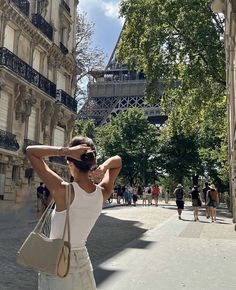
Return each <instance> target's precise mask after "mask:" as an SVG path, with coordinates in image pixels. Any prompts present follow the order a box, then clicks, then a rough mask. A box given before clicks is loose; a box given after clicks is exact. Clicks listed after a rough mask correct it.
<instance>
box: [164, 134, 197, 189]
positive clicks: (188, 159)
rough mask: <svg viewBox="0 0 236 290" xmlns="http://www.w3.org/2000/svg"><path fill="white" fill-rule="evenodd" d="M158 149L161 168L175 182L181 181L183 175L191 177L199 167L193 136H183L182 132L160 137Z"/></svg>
mask: <svg viewBox="0 0 236 290" xmlns="http://www.w3.org/2000/svg"><path fill="white" fill-rule="evenodd" d="M159 150H160V151H159V153H160V158H161V164H162V168H163V169H164V170H165V171H166V173H167V174H168V175H170V176H172V178H173V180H174V181H175V182H176V183H182V182H183V179H184V177H191V175H193V174H194V173H195V172H196V170H197V168H199V164H200V158H199V154H198V146H197V142H196V138H195V136H185V135H184V134H183V133H182V134H174V135H172V136H170V138H162V140H161V142H160V149H159Z"/></svg>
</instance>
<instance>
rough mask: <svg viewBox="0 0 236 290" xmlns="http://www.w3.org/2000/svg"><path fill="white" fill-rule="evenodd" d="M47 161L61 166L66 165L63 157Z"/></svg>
mask: <svg viewBox="0 0 236 290" xmlns="http://www.w3.org/2000/svg"><path fill="white" fill-rule="evenodd" d="M49 161H50V162H53V163H59V164H62V165H66V164H67V162H66V159H65V157H62V156H52V157H49Z"/></svg>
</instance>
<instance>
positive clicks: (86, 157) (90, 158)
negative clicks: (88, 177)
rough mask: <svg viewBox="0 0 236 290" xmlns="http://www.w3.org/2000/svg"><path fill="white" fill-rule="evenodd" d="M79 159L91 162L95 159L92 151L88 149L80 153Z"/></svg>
mask: <svg viewBox="0 0 236 290" xmlns="http://www.w3.org/2000/svg"><path fill="white" fill-rule="evenodd" d="M80 159H81V160H82V161H84V162H86V163H91V162H94V161H95V160H96V155H95V152H94V151H90V152H87V153H84V154H82V155H81V157H80Z"/></svg>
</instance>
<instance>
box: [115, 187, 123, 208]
mask: <svg viewBox="0 0 236 290" xmlns="http://www.w3.org/2000/svg"><path fill="white" fill-rule="evenodd" d="M116 192H117V204H120V201H121V199H123V191H122V187H121V185H120V184H118V185H117V190H116Z"/></svg>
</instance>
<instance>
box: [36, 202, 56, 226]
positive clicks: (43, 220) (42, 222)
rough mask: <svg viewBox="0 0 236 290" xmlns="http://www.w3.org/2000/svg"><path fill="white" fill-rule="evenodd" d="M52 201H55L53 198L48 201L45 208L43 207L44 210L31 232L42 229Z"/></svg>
mask: <svg viewBox="0 0 236 290" xmlns="http://www.w3.org/2000/svg"><path fill="white" fill-rule="evenodd" d="M54 203H55V201H54V199H52V200H51V202H50V203H49V205H48V206H47V208H46V209H45V211H44V212H43V214H42V215H41V217H40V219H39V220H38V222H37V224H36V226H35V227H34V229H33V232H40V231H42V228H43V226H44V224H45V221H46V217H47V215H48V214H49V213H50V212H49V210H50V209H52V207H53V204H54ZM40 225H41V226H40ZM39 226H40V227H39Z"/></svg>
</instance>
